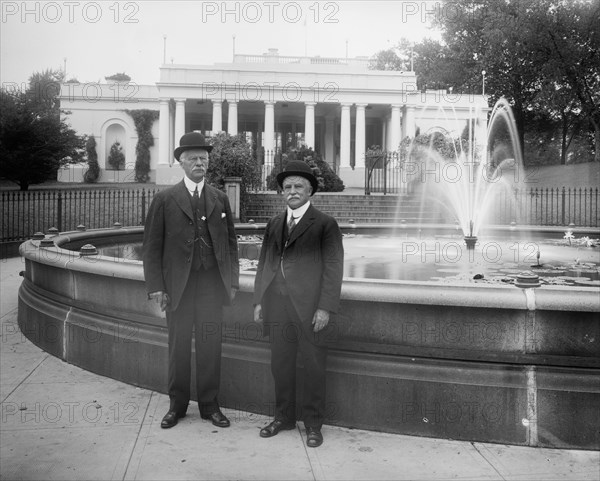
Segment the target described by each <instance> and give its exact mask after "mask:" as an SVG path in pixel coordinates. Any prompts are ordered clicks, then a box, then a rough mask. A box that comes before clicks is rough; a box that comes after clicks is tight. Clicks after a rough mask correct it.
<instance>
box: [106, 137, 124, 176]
mask: <svg viewBox="0 0 600 481" xmlns="http://www.w3.org/2000/svg"><path fill="white" fill-rule="evenodd" d="M108 165H110V166H111V167H112V168H113V169H114V170H121V169H124V168H125V155H124V154H123V148H122V147H121V144H120V143H119V141H118V140H117V141H116V142H115V143H114V144H112V146H111V147H110V153H109V154H108Z"/></svg>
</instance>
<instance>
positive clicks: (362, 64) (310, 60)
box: [233, 54, 371, 70]
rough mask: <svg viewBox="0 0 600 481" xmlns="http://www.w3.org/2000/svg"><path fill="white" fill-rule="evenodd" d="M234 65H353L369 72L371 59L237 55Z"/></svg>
mask: <svg viewBox="0 0 600 481" xmlns="http://www.w3.org/2000/svg"><path fill="white" fill-rule="evenodd" d="M233 62H234V63H252V64H257V63H276V64H302V65H353V66H355V67H359V68H362V69H365V70H367V69H368V67H369V63H370V62H371V59H369V58H364V57H355V58H345V57H298V56H288V55H272V54H264V55H246V54H235V56H234V58H233Z"/></svg>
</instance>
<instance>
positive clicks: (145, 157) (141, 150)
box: [126, 109, 159, 182]
mask: <svg viewBox="0 0 600 481" xmlns="http://www.w3.org/2000/svg"><path fill="white" fill-rule="evenodd" d="M126 112H127V113H128V114H129V115H131V117H132V118H133V121H134V122H135V130H136V132H137V135H138V142H137V145H136V146H135V180H136V181H137V182H148V180H150V175H149V172H150V147H152V146H153V145H154V137H153V135H152V124H154V121H155V120H157V119H158V116H159V114H158V111H157V110H148V109H139V110H127V111H126Z"/></svg>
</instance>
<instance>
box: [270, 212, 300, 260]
mask: <svg viewBox="0 0 600 481" xmlns="http://www.w3.org/2000/svg"><path fill="white" fill-rule="evenodd" d="M286 212H287V211H285V210H284V211H283V212H281V213H280V214H279V215H278V216H277V217H275V219H274V220H273V237H275V244H276V245H277V251H278V252H282V251H283V223H284V222H285V215H286ZM296 227H298V226H296Z"/></svg>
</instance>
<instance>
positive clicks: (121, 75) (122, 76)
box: [104, 72, 131, 82]
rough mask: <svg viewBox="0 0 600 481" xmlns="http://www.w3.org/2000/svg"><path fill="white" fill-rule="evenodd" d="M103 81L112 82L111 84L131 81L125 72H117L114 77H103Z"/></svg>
mask: <svg viewBox="0 0 600 481" xmlns="http://www.w3.org/2000/svg"><path fill="white" fill-rule="evenodd" d="M104 80H112V81H113V82H129V81H131V77H130V76H129V75H127V74H126V73H125V72H118V73H116V74H114V75H110V76H109V77H104Z"/></svg>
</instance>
